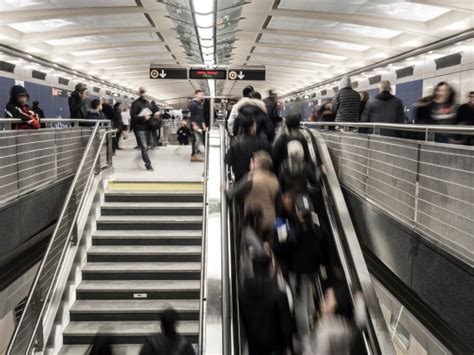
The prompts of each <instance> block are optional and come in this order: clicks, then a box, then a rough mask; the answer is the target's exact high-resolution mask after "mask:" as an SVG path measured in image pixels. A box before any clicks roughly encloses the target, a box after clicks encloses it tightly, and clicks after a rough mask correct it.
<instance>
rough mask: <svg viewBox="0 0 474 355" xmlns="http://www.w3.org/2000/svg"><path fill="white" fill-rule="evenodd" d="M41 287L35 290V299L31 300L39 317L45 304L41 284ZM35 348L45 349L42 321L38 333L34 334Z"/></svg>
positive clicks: (39, 323)
mask: <svg viewBox="0 0 474 355" xmlns="http://www.w3.org/2000/svg"><path fill="white" fill-rule="evenodd" d="M38 286H39V287H36V288H35V291H34V293H33V298H32V299H31V307H32V309H33V310H34V311H33V313H34V314H36V315H37V316H39V315H40V313H41V307H42V304H43V301H44V300H43V299H42V298H43V297H42V293H43V292H42V290H43V287H42V285H41V283H39V284H38ZM24 311H25V310H23V312H24ZM33 348H35V349H41V350H43V349H44V334H43V322H42V320H40V321H39V322H38V328H37V329H36V333H35V334H34V344H33Z"/></svg>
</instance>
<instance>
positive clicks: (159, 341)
mask: <svg viewBox="0 0 474 355" xmlns="http://www.w3.org/2000/svg"><path fill="white" fill-rule="evenodd" d="M178 322H179V314H178V312H176V310H174V309H173V308H168V309H166V310H165V311H164V312H163V314H162V315H161V334H156V335H154V336H152V337H148V338H147V340H146V342H145V344H144V345H143V348H142V349H141V351H140V355H161V354H163V355H195V352H194V349H193V346H192V345H191V343H190V342H189V340H187V339H186V338H185V337H184V336H182V335H180V334H179V333H178V331H177V329H176V328H177V325H178Z"/></svg>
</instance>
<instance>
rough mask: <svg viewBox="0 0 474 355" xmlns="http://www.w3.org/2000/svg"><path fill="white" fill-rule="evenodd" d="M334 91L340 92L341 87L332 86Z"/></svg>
mask: <svg viewBox="0 0 474 355" xmlns="http://www.w3.org/2000/svg"><path fill="white" fill-rule="evenodd" d="M332 91H334V93H335V94H337V93H338V92H339V87H337V86H334V87H333V88H332Z"/></svg>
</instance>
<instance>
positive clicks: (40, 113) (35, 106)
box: [31, 101, 44, 119]
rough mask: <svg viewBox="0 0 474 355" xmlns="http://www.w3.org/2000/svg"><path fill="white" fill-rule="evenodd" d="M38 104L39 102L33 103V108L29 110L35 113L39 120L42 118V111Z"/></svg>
mask: <svg viewBox="0 0 474 355" xmlns="http://www.w3.org/2000/svg"><path fill="white" fill-rule="evenodd" d="M39 104H40V103H39V101H33V106H31V110H32V111H33V112H35V113H36V114H37V115H38V117H39V118H40V119H41V118H44V111H43V110H42V109H41V107H39Z"/></svg>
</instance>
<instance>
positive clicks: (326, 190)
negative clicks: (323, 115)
mask: <svg viewBox="0 0 474 355" xmlns="http://www.w3.org/2000/svg"><path fill="white" fill-rule="evenodd" d="M313 133H314V135H315V140H316V147H315V148H316V150H317V155H318V163H319V164H321V165H322V166H324V173H323V174H322V177H321V179H322V184H321V191H322V194H323V199H324V202H325V204H326V211H327V213H328V219H329V225H330V229H331V231H332V236H333V240H334V245H335V247H336V249H337V254H338V256H339V260H340V262H341V266H342V269H343V271H344V275H345V279H346V282H347V286H348V289H349V292H350V296H351V299H352V301H353V302H354V300H355V297H356V294H357V292H359V291H361V292H362V294H363V297H364V300H365V304H366V308H367V312H368V315H369V316H368V326H367V327H366V328H365V329H363V330H362V331H363V337H364V344H365V347H366V353H367V354H380V355H382V354H383V355H390V354H393V355H394V354H395V349H394V348H393V345H392V343H391V341H390V335H389V332H388V329H387V326H386V323H385V320H384V317H383V314H382V310H381V308H380V304H379V302H378V299H377V296H376V294H375V290H374V286H373V284H372V279H371V276H370V274H369V270H368V269H367V265H366V263H365V260H364V256H363V254H362V250H361V248H360V245H359V241H358V238H357V234H356V232H355V230H354V226H353V223H352V220H351V217H350V215H349V210H348V208H347V205H346V202H345V200H344V196H343V194H342V190H341V188H340V185H339V181H338V179H337V176H336V171H335V169H334V165H333V163H332V161H331V157H330V155H329V150H328V147H327V146H326V143H325V141H324V140H323V139H322V135H320V134H319V133H318V132H313Z"/></svg>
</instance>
